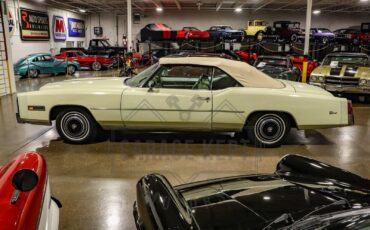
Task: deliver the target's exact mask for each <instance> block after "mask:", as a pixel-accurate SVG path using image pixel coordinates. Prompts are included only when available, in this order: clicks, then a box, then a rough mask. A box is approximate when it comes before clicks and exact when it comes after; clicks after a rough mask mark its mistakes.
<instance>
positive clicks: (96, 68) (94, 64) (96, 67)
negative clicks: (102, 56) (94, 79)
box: [91, 61, 102, 71]
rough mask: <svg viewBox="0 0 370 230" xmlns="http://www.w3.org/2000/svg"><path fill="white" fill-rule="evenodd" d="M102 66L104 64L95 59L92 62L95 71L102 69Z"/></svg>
mask: <svg viewBox="0 0 370 230" xmlns="http://www.w3.org/2000/svg"><path fill="white" fill-rule="evenodd" d="M101 68H102V65H101V63H100V62H98V61H95V62H93V63H92V64H91V69H92V70H94V71H99V70H101Z"/></svg>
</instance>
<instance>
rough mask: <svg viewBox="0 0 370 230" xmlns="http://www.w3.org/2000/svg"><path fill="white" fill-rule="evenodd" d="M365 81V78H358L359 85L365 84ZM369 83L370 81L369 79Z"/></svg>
mask: <svg viewBox="0 0 370 230" xmlns="http://www.w3.org/2000/svg"><path fill="white" fill-rule="evenodd" d="M366 83H367V81H366V79H360V82H359V85H361V86H365V85H366ZM369 83H370V81H369Z"/></svg>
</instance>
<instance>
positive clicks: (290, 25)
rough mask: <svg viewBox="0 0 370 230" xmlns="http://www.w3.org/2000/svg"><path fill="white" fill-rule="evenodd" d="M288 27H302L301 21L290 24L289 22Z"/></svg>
mask: <svg viewBox="0 0 370 230" xmlns="http://www.w3.org/2000/svg"><path fill="white" fill-rule="evenodd" d="M288 27H289V28H299V27H300V23H290V24H288Z"/></svg>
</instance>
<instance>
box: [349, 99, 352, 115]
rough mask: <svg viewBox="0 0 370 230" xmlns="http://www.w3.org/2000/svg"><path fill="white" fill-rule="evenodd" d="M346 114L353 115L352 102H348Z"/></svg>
mask: <svg viewBox="0 0 370 230" xmlns="http://www.w3.org/2000/svg"><path fill="white" fill-rule="evenodd" d="M348 114H350V115H352V114H353V108H352V101H351V100H348Z"/></svg>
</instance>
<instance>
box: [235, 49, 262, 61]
mask: <svg viewBox="0 0 370 230" xmlns="http://www.w3.org/2000/svg"><path fill="white" fill-rule="evenodd" d="M235 54H236V55H238V56H239V58H240V60H241V61H243V62H247V63H249V64H253V63H254V62H255V61H256V60H257V54H256V53H253V52H248V51H241V50H237V51H235Z"/></svg>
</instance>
